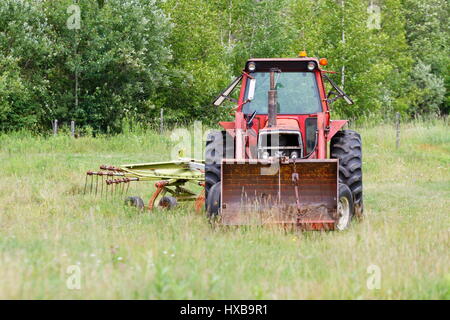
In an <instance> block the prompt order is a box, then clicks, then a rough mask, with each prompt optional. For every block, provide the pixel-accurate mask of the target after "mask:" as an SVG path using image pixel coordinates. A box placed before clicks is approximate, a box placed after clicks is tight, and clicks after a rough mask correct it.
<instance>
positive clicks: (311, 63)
mask: <svg viewBox="0 0 450 320" xmlns="http://www.w3.org/2000/svg"><path fill="white" fill-rule="evenodd" d="M315 68H316V64H315V63H314V62H312V61H311V62H308V70H309V71H313V70H314V69H315Z"/></svg>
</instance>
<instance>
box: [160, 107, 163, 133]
mask: <svg viewBox="0 0 450 320" xmlns="http://www.w3.org/2000/svg"><path fill="white" fill-rule="evenodd" d="M159 131H160V133H161V134H162V133H163V131H164V108H161V115H160V119H159Z"/></svg>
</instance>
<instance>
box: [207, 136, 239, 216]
mask: <svg viewBox="0 0 450 320" xmlns="http://www.w3.org/2000/svg"><path fill="white" fill-rule="evenodd" d="M225 156H231V157H234V141H233V138H231V136H229V135H228V134H227V133H226V131H212V132H211V133H209V134H208V137H207V139H206V148H205V209H206V211H207V212H209V211H208V204H209V203H210V202H211V201H208V198H209V194H210V190H211V188H212V187H213V186H214V185H215V184H217V183H218V182H220V177H221V170H222V159H223V158H224V157H225ZM218 190H219V191H218V192H219V193H220V187H219V188H218Z"/></svg>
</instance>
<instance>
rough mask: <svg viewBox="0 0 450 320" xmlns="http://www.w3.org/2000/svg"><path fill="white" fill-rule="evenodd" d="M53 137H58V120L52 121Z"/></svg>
mask: <svg viewBox="0 0 450 320" xmlns="http://www.w3.org/2000/svg"><path fill="white" fill-rule="evenodd" d="M53 135H54V136H57V135H58V120H57V119H55V120H54V121H53Z"/></svg>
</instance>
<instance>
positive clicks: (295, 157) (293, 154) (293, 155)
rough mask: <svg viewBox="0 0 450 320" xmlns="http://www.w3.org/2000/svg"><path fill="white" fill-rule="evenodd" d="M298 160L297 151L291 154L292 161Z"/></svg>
mask: <svg viewBox="0 0 450 320" xmlns="http://www.w3.org/2000/svg"><path fill="white" fill-rule="evenodd" d="M297 158H298V153H297V151H293V152H292V153H291V159H297Z"/></svg>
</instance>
